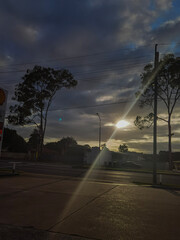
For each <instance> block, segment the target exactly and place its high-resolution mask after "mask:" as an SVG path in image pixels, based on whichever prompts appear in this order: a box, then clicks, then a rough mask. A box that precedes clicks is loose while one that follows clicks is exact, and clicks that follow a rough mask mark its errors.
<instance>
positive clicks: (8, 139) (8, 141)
mask: <svg viewBox="0 0 180 240" xmlns="http://www.w3.org/2000/svg"><path fill="white" fill-rule="evenodd" d="M2 149H4V150H6V151H9V152H27V143H26V141H25V140H24V138H23V137H21V136H20V135H18V134H17V132H16V130H13V129H9V128H4V134H3V142H2Z"/></svg>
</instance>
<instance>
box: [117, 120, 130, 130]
mask: <svg viewBox="0 0 180 240" xmlns="http://www.w3.org/2000/svg"><path fill="white" fill-rule="evenodd" d="M128 125H129V123H128V122H127V121H125V120H121V121H119V122H118V123H117V124H116V127H117V128H123V127H126V126H128Z"/></svg>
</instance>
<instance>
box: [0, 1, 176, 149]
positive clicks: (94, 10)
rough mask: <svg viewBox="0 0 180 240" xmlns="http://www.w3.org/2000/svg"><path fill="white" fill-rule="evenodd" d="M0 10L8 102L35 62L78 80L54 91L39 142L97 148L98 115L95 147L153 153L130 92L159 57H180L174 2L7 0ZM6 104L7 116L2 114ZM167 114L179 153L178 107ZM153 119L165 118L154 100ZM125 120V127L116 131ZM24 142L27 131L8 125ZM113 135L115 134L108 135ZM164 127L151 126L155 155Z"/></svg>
mask: <svg viewBox="0 0 180 240" xmlns="http://www.w3.org/2000/svg"><path fill="white" fill-rule="evenodd" d="M0 3H1V9H0V18H1V21H0V35H1V37H0V83H1V85H0V86H1V87H2V88H4V89H6V90H8V92H9V94H8V107H9V106H10V105H11V104H14V102H13V101H12V99H11V98H12V96H13V93H14V88H15V85H16V84H18V83H19V82H21V81H22V77H23V75H24V74H25V72H26V70H27V69H32V68H33V67H34V65H40V66H45V67H53V68H55V69H61V68H67V69H68V70H69V71H70V72H71V73H72V74H73V76H74V78H75V79H76V80H77V81H78V85H77V86H76V87H75V88H74V89H63V90H60V91H58V92H57V93H56V96H55V99H54V101H53V103H52V105H51V107H50V111H49V115H48V124H47V130H46V135H45V142H51V141H58V140H60V139H61V138H62V137H67V136H71V137H73V138H74V139H76V140H77V142H78V143H79V144H82V145H83V144H89V145H90V146H98V130H99V118H98V116H97V115H96V113H99V115H100V117H101V120H102V143H107V147H108V148H109V149H111V150H114V151H117V150H118V146H119V145H120V144H122V143H126V144H127V145H128V147H129V150H130V151H137V152H144V153H152V148H153V146H152V132H153V129H152V128H150V129H146V130H143V131H140V130H139V129H137V128H136V127H135V126H134V123H133V122H134V120H135V118H136V116H137V115H145V114H146V113H148V112H150V111H152V109H149V108H144V109H141V108H139V106H138V102H137V99H136V97H135V93H136V92H137V90H138V88H139V86H140V74H141V73H142V71H143V67H144V66H145V65H146V64H148V63H153V61H154V46H155V44H156V43H157V44H158V51H159V52H160V58H161V57H162V56H163V55H164V54H166V53H174V54H175V56H180V34H179V32H180V14H179V13H180V1H179V0H174V1H172V0H154V1H153V0H152V1H151V0H136V1H134V0H53V1H52V0H36V1H35V0H31V1H26V0H16V1H13V0H6V1H2V0H0ZM8 107H7V114H8V111H9V110H8ZM179 107H180V106H179V103H178V104H177V105H176V108H175V110H174V111H175V112H174V114H173V121H172V130H173V131H174V133H175V135H174V136H173V139H172V140H173V141H172V143H173V145H172V148H173V151H179V149H180V141H179V139H180V125H179V122H180V113H179V112H180V111H179V110H180V109H179ZM158 114H161V115H164V116H165V114H166V111H165V108H164V107H163V105H162V104H161V103H159V107H158ZM121 119H125V120H126V121H128V122H129V125H128V126H127V127H124V128H121V129H118V130H117V129H116V127H115V124H116V123H117V122H118V121H119V120H121ZM6 126H8V127H9V128H13V129H16V130H17V132H18V133H19V134H20V135H22V136H23V137H24V138H26V139H28V138H29V135H30V134H31V132H32V130H33V128H34V126H32V125H30V126H24V127H14V126H12V125H8V124H7V123H6ZM114 131H115V132H114ZM167 140H168V133H167V124H165V123H163V122H159V123H158V151H160V150H167V147H168V142H167Z"/></svg>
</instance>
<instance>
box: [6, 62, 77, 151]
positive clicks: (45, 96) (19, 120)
mask: <svg viewBox="0 0 180 240" xmlns="http://www.w3.org/2000/svg"><path fill="white" fill-rule="evenodd" d="M22 79H23V81H22V82H21V83H19V84H18V85H17V86H16V88H15V93H14V97H13V100H15V101H16V104H15V105H13V106H10V115H9V116H8V121H9V123H11V124H14V125H22V126H23V125H26V124H35V125H36V126H37V128H38V130H39V135H40V143H41V147H42V145H43V140H44V134H45V130H46V124H47V115H48V111H49V108H50V105H51V103H52V100H53V98H54V96H55V94H56V92H57V91H58V90H60V89H62V88H68V89H69V88H71V87H75V86H76V85H77V81H76V80H75V79H74V78H73V75H72V74H71V73H70V72H69V71H68V70H66V69H62V70H54V69H53V68H49V67H48V68H46V67H41V66H35V67H34V68H33V69H32V70H27V72H26V74H25V75H24V77H23V78H22Z"/></svg>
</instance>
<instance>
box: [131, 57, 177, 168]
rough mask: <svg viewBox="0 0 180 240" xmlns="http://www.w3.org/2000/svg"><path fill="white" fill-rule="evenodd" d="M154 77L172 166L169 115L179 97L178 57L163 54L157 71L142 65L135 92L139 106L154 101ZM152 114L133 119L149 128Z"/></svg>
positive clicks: (141, 127) (150, 66)
mask: <svg viewBox="0 0 180 240" xmlns="http://www.w3.org/2000/svg"><path fill="white" fill-rule="evenodd" d="M154 77H157V96H158V99H159V100H161V101H162V102H163V103H164V106H165V108H166V113H167V118H164V117H163V118H162V117H160V116H158V117H157V119H158V120H162V121H164V122H166V123H167V125H168V150H169V163H170V168H172V160H171V151H172V147H171V137H172V135H173V134H172V132H171V117H172V114H173V111H174V108H175V106H176V103H177V101H178V99H179V98H180V58H176V57H175V56H174V55H173V54H168V55H165V56H164V57H163V58H162V59H161V60H160V62H159V63H158V68H157V72H156V71H155V70H154V67H153V65H152V64H148V65H146V66H145V67H144V72H143V73H142V74H141V86H140V88H139V91H138V92H137V97H139V103H140V107H144V106H152V105H153V101H154ZM153 119H154V114H153V113H149V114H148V115H147V116H145V117H142V116H137V117H136V120H135V121H134V123H135V125H136V126H137V127H138V128H139V129H141V130H142V129H143V128H149V127H150V126H151V125H152V124H153Z"/></svg>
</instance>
